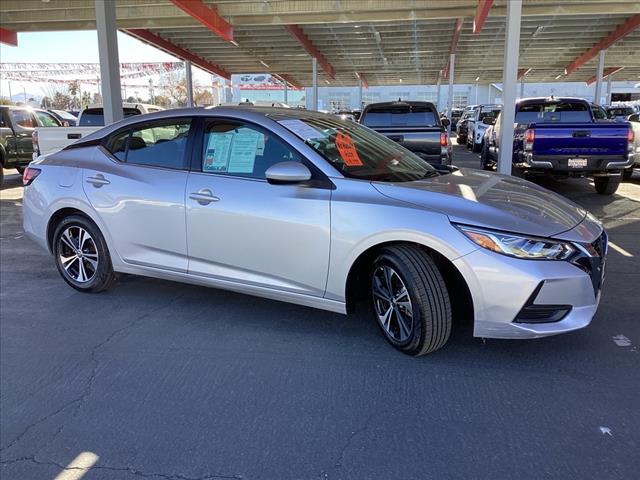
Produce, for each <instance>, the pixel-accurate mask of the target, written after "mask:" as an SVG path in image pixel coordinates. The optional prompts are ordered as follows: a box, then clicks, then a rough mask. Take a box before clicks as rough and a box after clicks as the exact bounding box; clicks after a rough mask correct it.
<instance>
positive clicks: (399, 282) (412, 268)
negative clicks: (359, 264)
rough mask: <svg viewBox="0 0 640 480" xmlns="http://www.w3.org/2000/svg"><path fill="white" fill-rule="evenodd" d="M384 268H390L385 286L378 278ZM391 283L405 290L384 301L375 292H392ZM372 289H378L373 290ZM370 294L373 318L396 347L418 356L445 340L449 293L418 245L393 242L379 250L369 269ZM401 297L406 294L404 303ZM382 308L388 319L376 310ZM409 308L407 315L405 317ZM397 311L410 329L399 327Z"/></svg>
mask: <svg viewBox="0 0 640 480" xmlns="http://www.w3.org/2000/svg"><path fill="white" fill-rule="evenodd" d="M385 268H386V269H391V270H392V271H393V274H392V277H391V278H392V280H391V285H392V286H391V287H390V288H389V289H388V290H385V288H384V285H383V284H382V283H380V281H379V280H380V279H384V278H386V273H385V272H387V271H388V270H385ZM380 287H382V288H380ZM395 287H398V288H399V289H400V291H402V288H401V287H404V288H405V290H406V294H403V295H399V296H395V299H394V300H386V301H385V300H384V299H383V298H382V296H380V295H379V293H380V292H385V291H386V292H387V294H388V292H389V291H391V292H393V293H395V291H394V288H395ZM374 289H375V290H376V291H377V292H379V293H378V294H375V293H374ZM370 295H371V302H372V308H373V313H374V317H375V319H376V322H377V323H378V326H379V327H380V329H381V330H382V332H383V334H384V336H385V338H386V339H387V341H388V342H389V343H390V344H391V345H393V346H394V347H395V348H396V349H398V350H400V351H401V352H403V353H406V354H407V355H413V356H419V355H425V354H427V353H431V352H434V351H436V350H438V349H440V348H442V347H443V346H444V344H445V343H447V340H448V339H449V335H450V334H451V304H450V301H449V293H448V291H447V287H446V285H445V283H444V280H443V278H442V275H441V273H440V271H439V270H438V267H437V266H436V264H435V262H434V261H433V259H432V258H431V257H430V256H429V255H428V254H427V253H426V252H425V251H424V250H422V249H421V248H420V247H417V246H413V245H397V246H391V247H387V248H385V249H384V250H382V251H381V252H380V254H379V255H378V257H377V258H376V260H375V261H374V262H373V266H372V269H371V275H370ZM403 298H404V299H407V298H408V300H409V302H408V305H407V301H406V300H404V301H403V300H402V299H403ZM385 302H386V303H385ZM384 311H386V312H387V316H386V318H387V319H388V321H386V320H384V319H383V318H384V317H385V316H384V314H383V315H382V317H381V315H380V313H379V312H384ZM389 312H390V313H389ZM409 312H410V316H411V318H408V316H409V315H408V313H409ZM398 315H399V316H400V319H402V318H404V320H405V322H402V325H405V326H406V325H407V323H408V322H409V321H410V323H411V325H410V327H411V328H410V329H409V328H404V330H403V329H402V328H401V326H400V325H401V320H399V319H398V318H399V317H398ZM385 324H386V325H385ZM394 327H395V328H394ZM403 332H404V338H403V335H402V333H403Z"/></svg>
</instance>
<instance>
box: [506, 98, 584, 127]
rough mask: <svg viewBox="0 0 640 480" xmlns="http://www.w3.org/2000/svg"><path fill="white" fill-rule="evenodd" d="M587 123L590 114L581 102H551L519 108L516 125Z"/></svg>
mask: <svg viewBox="0 0 640 480" xmlns="http://www.w3.org/2000/svg"><path fill="white" fill-rule="evenodd" d="M536 122H538V123H542V122H544V123H589V122H591V114H590V112H589V109H588V107H587V105H586V104H584V103H581V102H552V103H538V104H529V105H522V106H520V108H519V110H518V112H517V113H516V123H536Z"/></svg>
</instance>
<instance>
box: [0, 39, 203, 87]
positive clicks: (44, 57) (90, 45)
mask: <svg viewBox="0 0 640 480" xmlns="http://www.w3.org/2000/svg"><path fill="white" fill-rule="evenodd" d="M118 54H119V56H120V62H121V63H142V62H175V61H179V59H177V58H175V57H173V56H171V55H169V54H167V53H165V52H163V51H161V50H158V49H157V48H154V47H151V46H150V45H147V44H146V43H143V42H141V41H139V40H137V39H135V38H132V37H130V36H129V35H126V34H124V33H122V32H118ZM0 61H1V62H6V63H17V62H22V63H31V62H33V63H58V62H60V63H98V62H99V59H98V37H97V34H96V31H95V30H83V31H73V32H33V33H32V32H21V33H18V46H17V47H12V46H8V45H4V44H0ZM193 76H194V80H196V81H199V82H200V83H202V84H210V82H211V76H210V75H209V74H207V73H205V72H204V71H202V70H200V69H198V68H195V67H194V68H193ZM23 88H26V90H27V92H29V93H34V94H38V95H41V94H42V93H41V92H39V88H38V87H37V86H36V85H34V84H24V85H23V84H22V83H21V82H18V81H13V80H12V81H11V90H12V93H13V94H14V95H15V94H16V93H18V92H21V91H22V90H23ZM8 94H9V92H8V85H7V82H6V81H4V80H3V81H2V82H0V96H8Z"/></svg>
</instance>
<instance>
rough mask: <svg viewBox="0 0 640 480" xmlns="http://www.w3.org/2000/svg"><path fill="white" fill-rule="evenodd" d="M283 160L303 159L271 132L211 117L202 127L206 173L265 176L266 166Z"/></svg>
mask: <svg viewBox="0 0 640 480" xmlns="http://www.w3.org/2000/svg"><path fill="white" fill-rule="evenodd" d="M285 161H294V162H301V161H302V159H301V158H300V156H299V155H298V154H297V153H296V152H294V151H293V150H291V149H290V148H289V147H288V146H287V145H286V144H285V143H284V142H283V141H282V140H280V139H279V138H277V137H276V136H275V135H274V134H272V133H270V132H267V131H264V130H262V129H258V128H256V127H254V126H251V125H248V124H244V123H241V122H230V121H213V122H210V123H208V124H207V126H206V128H205V135H204V145H203V151H202V171H203V172H205V173H216V174H220V175H230V176H237V177H247V178H256V179H265V178H266V177H265V172H266V171H267V169H268V168H269V167H271V166H272V165H275V164H276V163H279V162H285Z"/></svg>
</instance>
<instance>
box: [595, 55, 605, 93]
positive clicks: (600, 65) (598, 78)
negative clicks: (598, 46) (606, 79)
mask: <svg viewBox="0 0 640 480" xmlns="http://www.w3.org/2000/svg"><path fill="white" fill-rule="evenodd" d="M604 54H605V50H600V53H599V54H598V71H597V73H596V94H595V97H594V99H593V103H596V104H598V105H600V103H602V76H603V75H604Z"/></svg>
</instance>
